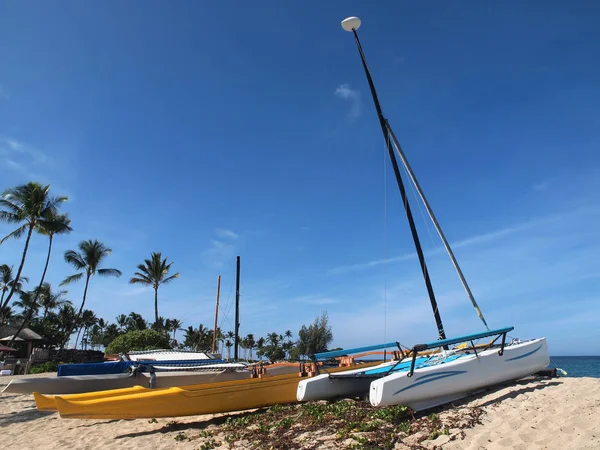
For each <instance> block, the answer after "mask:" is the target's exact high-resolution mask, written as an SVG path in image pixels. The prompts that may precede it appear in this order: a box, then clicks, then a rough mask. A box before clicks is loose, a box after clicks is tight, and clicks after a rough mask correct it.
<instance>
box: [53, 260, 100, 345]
mask: <svg viewBox="0 0 600 450" xmlns="http://www.w3.org/2000/svg"><path fill="white" fill-rule="evenodd" d="M86 275H87V276H86V278H85V288H84V289H83V301H82V302H81V306H80V307H79V312H78V313H77V315H76V316H75V318H74V319H73V325H71V327H70V329H69V332H68V333H67V336H66V337H65V341H64V342H63V343H62V345H61V346H60V349H61V350H62V349H63V348H64V347H65V345H66V344H67V342H69V338H70V337H71V333H73V329H74V328H75V325H76V324H77V322H79V318H80V317H81V313H82V312H83V307H84V306H85V298H86V297H87V290H88V286H89V284H90V277H91V276H92V274H91V273H90V272H87V274H86ZM75 348H77V341H75Z"/></svg>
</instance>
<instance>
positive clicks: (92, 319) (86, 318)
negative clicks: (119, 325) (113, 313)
mask: <svg viewBox="0 0 600 450" xmlns="http://www.w3.org/2000/svg"><path fill="white" fill-rule="evenodd" d="M97 322H98V318H97V317H96V313H94V311H92V310H91V309H86V310H85V311H83V313H82V314H81V318H80V323H79V332H78V333H77V338H75V348H77V341H78V340H79V334H80V333H81V330H83V336H82V337H81V347H82V350H83V341H84V339H86V348H87V341H88V340H89V339H87V335H88V334H89V333H88V330H89V328H90V327H91V326H94V325H95V324H96V323H97Z"/></svg>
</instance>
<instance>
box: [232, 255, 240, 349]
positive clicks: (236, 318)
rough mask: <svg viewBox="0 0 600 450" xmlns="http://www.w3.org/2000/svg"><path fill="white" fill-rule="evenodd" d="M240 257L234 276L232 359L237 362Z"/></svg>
mask: <svg viewBox="0 0 600 450" xmlns="http://www.w3.org/2000/svg"><path fill="white" fill-rule="evenodd" d="M239 332H240V257H239V256H238V257H237V267H236V274H235V348H234V349H233V359H234V360H235V361H237V360H238V347H239V345H240V336H239Z"/></svg>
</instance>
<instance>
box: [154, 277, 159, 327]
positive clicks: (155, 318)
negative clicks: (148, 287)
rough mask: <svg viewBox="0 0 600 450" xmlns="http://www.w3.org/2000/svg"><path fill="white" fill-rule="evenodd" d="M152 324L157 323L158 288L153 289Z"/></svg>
mask: <svg viewBox="0 0 600 450" xmlns="http://www.w3.org/2000/svg"><path fill="white" fill-rule="evenodd" d="M154 323H158V286H155V287H154Z"/></svg>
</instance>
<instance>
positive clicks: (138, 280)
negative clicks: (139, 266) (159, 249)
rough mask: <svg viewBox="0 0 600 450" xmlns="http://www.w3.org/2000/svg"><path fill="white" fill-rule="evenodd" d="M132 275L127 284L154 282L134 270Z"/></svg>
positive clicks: (148, 283)
mask: <svg viewBox="0 0 600 450" xmlns="http://www.w3.org/2000/svg"><path fill="white" fill-rule="evenodd" d="M133 275H134V276H133V277H132V278H131V279H130V280H129V284H146V285H150V284H154V281H152V279H150V278H149V277H148V276H147V275H144V274H142V273H139V272H136V273H134V274H133Z"/></svg>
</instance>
